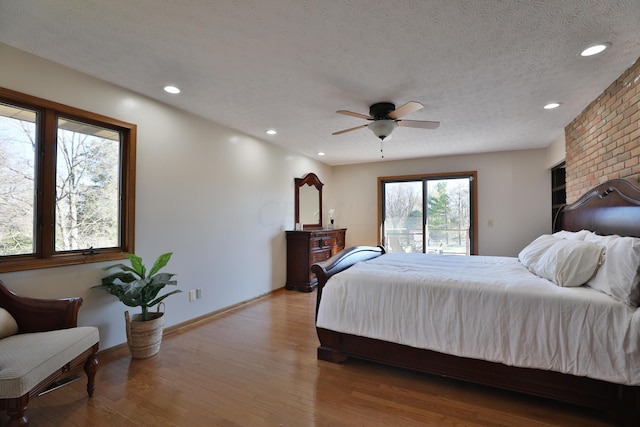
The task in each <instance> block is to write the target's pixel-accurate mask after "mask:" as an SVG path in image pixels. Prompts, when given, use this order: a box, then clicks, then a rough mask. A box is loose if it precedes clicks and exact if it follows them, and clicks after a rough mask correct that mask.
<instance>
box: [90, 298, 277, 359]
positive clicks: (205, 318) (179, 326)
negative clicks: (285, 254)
mask: <svg viewBox="0 0 640 427" xmlns="http://www.w3.org/2000/svg"><path fill="white" fill-rule="evenodd" d="M279 292H289V291H287V290H286V289H285V288H284V286H283V287H281V288H277V289H273V290H271V291H269V292H266V293H264V294H261V295H258V296H257V297H254V298H251V299H248V300H245V301H241V302H239V303H236V304H232V305H229V306H227V307H223V308H221V309H219V310H215V311H212V312H210V313H206V314H203V315H202V316H198V317H194V318H193V319H189V320H186V321H184V322H181V323H176V324H175V325H171V326H169V327H167V328H164V331H163V332H162V336H163V337H165V336H167V335H171V334H174V333H178V332H183V331H187V330H189V329H192V328H195V327H197V326H200V325H201V324H202V323H206V322H209V321H211V320H213V319H215V318H216V317H220V316H222V315H224V314H227V313H230V312H232V311H234V310H237V309H239V308H242V307H245V306H247V305H250V304H253V303H255V302H258V301H260V300H263V299H265V298H267V297H270V296H271V295H273V294H276V293H279ZM122 350H127V351H128V347H127V343H126V342H124V343H122V344H117V345H114V346H113V347H109V348H106V349H104V350H100V351H99V352H98V357H101V356H105V357H106V356H109V355H111V354H113V353H117V352H119V351H122Z"/></svg>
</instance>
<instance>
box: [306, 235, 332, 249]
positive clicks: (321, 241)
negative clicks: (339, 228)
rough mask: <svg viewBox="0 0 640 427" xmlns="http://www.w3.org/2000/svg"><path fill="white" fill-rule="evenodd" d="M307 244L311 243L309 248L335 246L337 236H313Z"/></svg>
mask: <svg viewBox="0 0 640 427" xmlns="http://www.w3.org/2000/svg"><path fill="white" fill-rule="evenodd" d="M309 244H310V245H311V250H316V249H322V248H324V247H327V246H329V247H331V246H336V244H337V238H336V236H321V237H314V238H313V239H311V240H310V241H309Z"/></svg>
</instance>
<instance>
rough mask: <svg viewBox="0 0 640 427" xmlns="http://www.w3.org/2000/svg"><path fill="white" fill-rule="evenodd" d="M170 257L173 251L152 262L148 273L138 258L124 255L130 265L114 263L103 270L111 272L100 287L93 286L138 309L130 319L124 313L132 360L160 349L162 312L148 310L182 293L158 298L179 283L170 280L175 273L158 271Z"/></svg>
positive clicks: (162, 323)
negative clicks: (168, 287)
mask: <svg viewBox="0 0 640 427" xmlns="http://www.w3.org/2000/svg"><path fill="white" fill-rule="evenodd" d="M171 255H173V252H168V253H166V254H162V255H160V256H159V257H158V259H157V260H156V261H155V262H154V263H153V266H152V267H151V270H148V271H147V268H146V267H145V265H144V263H143V261H142V258H141V257H139V256H137V255H134V254H127V258H129V261H130V262H131V266H128V265H125V264H114V265H110V266H108V267H105V268H104V270H105V271H109V270H112V271H113V272H112V273H111V274H109V275H108V276H106V277H103V278H102V284H101V285H97V286H93V287H94V288H97V289H102V290H105V291H107V292H109V293H110V294H111V295H115V296H116V297H118V299H119V300H120V301H122V303H123V304H124V305H126V306H128V307H140V308H141V313H139V314H135V315H133V316H131V317H130V316H129V312H128V311H125V312H124V317H125V321H126V328H127V344H128V345H129V351H130V352H131V357H133V358H134V359H142V358H146V357H150V356H153V355H154V354H156V353H158V351H159V350H160V343H161V342H162V330H163V326H164V313H163V312H161V311H160V308H159V307H158V310H157V311H156V312H150V311H149V308H150V307H154V306H156V305H158V304H160V302H162V301H163V300H164V299H165V298H167V297H168V296H170V295H173V294H176V293H178V292H182V291H181V290H180V289H176V290H173V291H171V292H169V293H166V294H164V295H161V296H158V294H159V293H160V291H161V290H162V288H164V287H165V286H166V285H174V286H177V284H178V282H176V281H175V280H172V278H173V276H175V274H172V273H160V270H161V269H162V268H163V267H164V266H166V265H167V263H168V262H169V260H170V259H171Z"/></svg>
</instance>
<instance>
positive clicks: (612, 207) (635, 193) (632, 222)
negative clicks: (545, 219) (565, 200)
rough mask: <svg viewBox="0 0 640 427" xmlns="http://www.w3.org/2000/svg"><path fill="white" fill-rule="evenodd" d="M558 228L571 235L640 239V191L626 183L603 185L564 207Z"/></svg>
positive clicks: (605, 183) (622, 181)
mask: <svg viewBox="0 0 640 427" xmlns="http://www.w3.org/2000/svg"><path fill="white" fill-rule="evenodd" d="M555 225H556V226H557V228H558V229H561V230H568V231H580V230H591V231H593V232H595V233H597V234H601V235H608V234H617V235H620V236H632V237H640V187H638V184H634V183H633V182H631V181H628V180H626V179H612V180H609V181H606V182H603V183H602V184H600V185H598V186H597V187H594V188H593V189H592V190H590V191H589V192H588V193H586V194H584V195H583V196H582V197H581V198H580V199H579V200H578V201H577V202H575V203H573V204H570V205H566V206H564V207H563V208H562V209H561V210H560V213H559V215H558V219H557V223H556V224H555Z"/></svg>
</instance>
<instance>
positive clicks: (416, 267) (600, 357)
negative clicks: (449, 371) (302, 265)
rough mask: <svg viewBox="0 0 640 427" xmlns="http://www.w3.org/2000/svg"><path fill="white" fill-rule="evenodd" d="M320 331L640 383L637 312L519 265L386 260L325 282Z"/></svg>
mask: <svg viewBox="0 0 640 427" xmlns="http://www.w3.org/2000/svg"><path fill="white" fill-rule="evenodd" d="M317 326H318V327H321V328H325V329H330V330H334V331H338V332H344V333H349V334H353V335H359V336H364V337H369V338H377V339H380V340H384V341H391V342H395V343H399V344H405V345H409V346H412V347H418V348H425V349H430V350H435V351H438V352H442V353H447V354H453V355H457V356H463V357H470V358H475V359H484V360H488V361H492V362H501V363H504V364H507V365H514V366H520V367H530V368H540V369H548V370H553V371H559V372H564V373H569V374H573V375H579V376H587V377H591V378H596V379H601V380H606V381H611V382H614V383H619V384H629V385H640V348H639V347H640V339H639V338H640V337H639V334H640V329H639V326H640V310H636V309H634V308H632V307H630V306H628V305H625V304H622V303H619V302H617V301H615V300H613V299H612V298H610V297H609V296H607V295H605V294H603V293H600V292H598V291H596V290H594V289H591V288H588V287H585V286H582V287H578V288H562V287H559V286H556V285H555V284H553V283H552V282H550V281H548V280H546V279H542V278H540V277H537V276H535V275H533V274H531V273H530V272H529V271H528V270H527V269H526V268H525V267H523V266H522V265H521V264H520V262H519V261H518V259H517V258H507V257H482V256H472V257H461V256H446V255H444V256H443V255H425V254H394V253H391V254H385V255H382V256H380V257H378V258H376V259H373V260H370V261H367V262H361V263H358V264H356V265H354V266H352V267H351V268H349V269H348V270H346V271H343V272H341V273H339V274H337V275H335V276H333V277H332V278H331V279H329V281H328V283H327V285H326V286H325V288H324V289H323V292H322V300H321V302H320V307H319V310H318V320H317Z"/></svg>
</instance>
